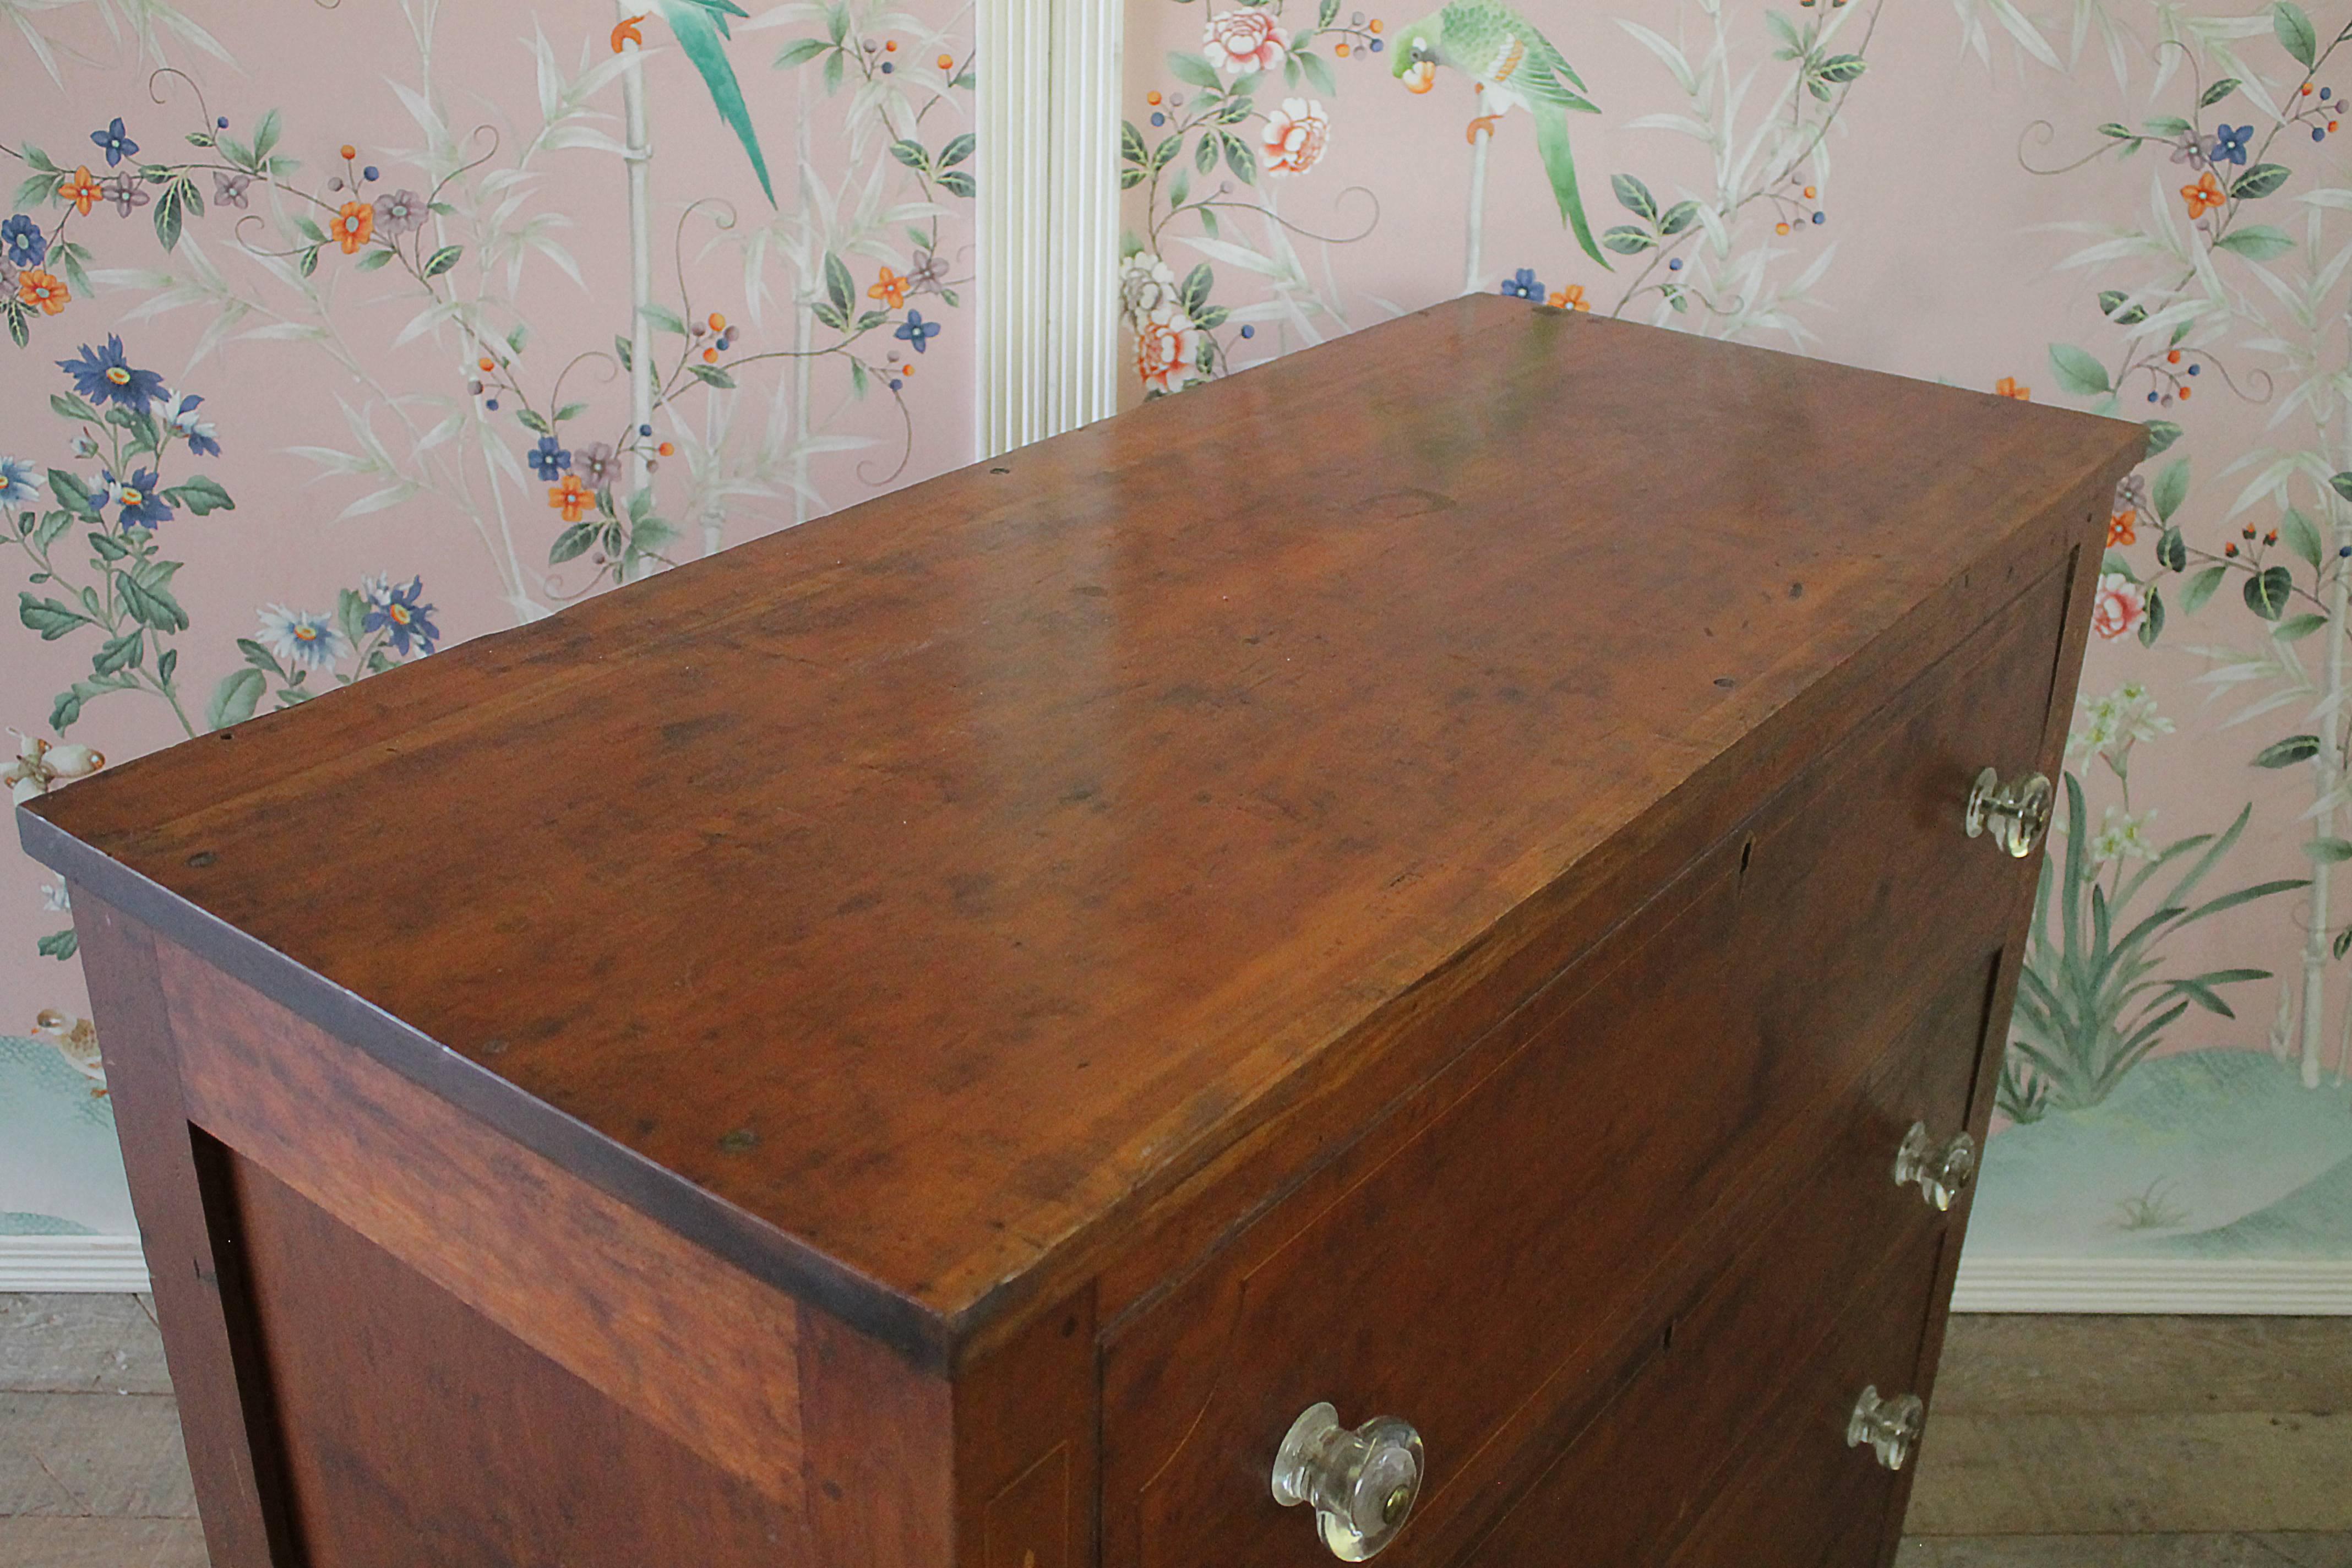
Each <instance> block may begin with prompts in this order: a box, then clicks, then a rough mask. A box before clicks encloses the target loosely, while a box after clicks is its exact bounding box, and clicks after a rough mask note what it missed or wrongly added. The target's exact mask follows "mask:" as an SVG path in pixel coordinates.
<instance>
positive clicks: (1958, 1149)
mask: <svg viewBox="0 0 2352 1568" xmlns="http://www.w3.org/2000/svg"><path fill="white" fill-rule="evenodd" d="M1976 1174H1977V1141H1976V1140H1975V1139H1973V1138H1971V1137H1969V1135H1968V1134H1967V1133H1965V1132H1955V1133H1953V1134H1952V1138H1951V1142H1948V1143H1938V1142H1936V1140H1935V1138H1934V1136H1933V1135H1932V1134H1930V1133H1929V1132H1928V1131H1927V1123H1926V1122H1924V1121H1914V1122H1913V1123H1912V1124H1911V1131H1908V1132H1906V1133H1905V1134H1904V1135H1903V1146H1902V1147H1901V1148H1899V1149H1897V1150H1895V1185H1896V1186H1898V1187H1908V1186H1913V1185H1916V1186H1917V1187H1918V1189H1919V1192H1920V1195H1921V1196H1923V1197H1925V1198H1926V1199H1927V1206H1928V1207H1929V1208H1932V1209H1937V1210H1942V1209H1948V1208H1950V1207H1951V1206H1952V1200H1953V1199H1954V1198H1956V1197H1958V1196H1959V1195H1960V1194H1962V1193H1964V1192H1967V1191H1968V1190H1969V1183H1970V1182H1972V1181H1974V1180H1975V1179H1976Z"/></svg>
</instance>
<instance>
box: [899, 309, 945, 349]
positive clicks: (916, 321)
mask: <svg viewBox="0 0 2352 1568" xmlns="http://www.w3.org/2000/svg"><path fill="white" fill-rule="evenodd" d="M890 335H891V336H892V337H894V338H896V339H898V341H899V342H902V343H912V344H914V345H915V352H916V353H929V352H930V342H931V340H932V339H933V338H936V337H938V336H939V335H940V323H939V322H937V321H925V320H923V313H922V312H921V311H920V310H909V311H908V312H907V319H906V320H905V321H901V322H899V323H898V331H895V332H893V333H891V334H890Z"/></svg>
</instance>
